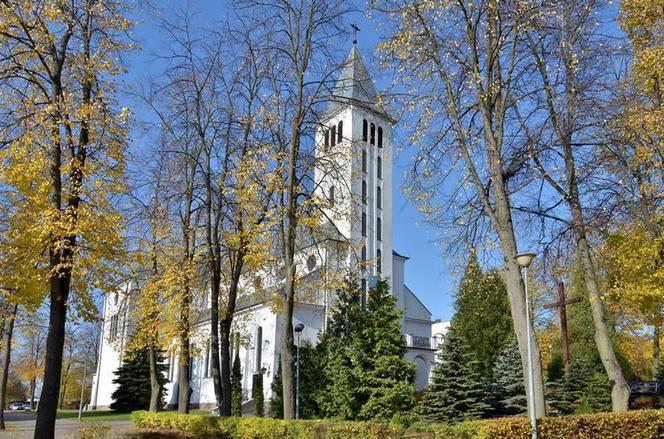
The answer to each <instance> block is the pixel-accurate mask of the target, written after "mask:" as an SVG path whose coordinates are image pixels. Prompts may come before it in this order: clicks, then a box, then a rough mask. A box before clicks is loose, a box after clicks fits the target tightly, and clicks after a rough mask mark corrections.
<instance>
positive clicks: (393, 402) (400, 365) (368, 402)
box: [354, 280, 415, 420]
mask: <svg viewBox="0 0 664 439" xmlns="http://www.w3.org/2000/svg"><path fill="white" fill-rule="evenodd" d="M396 302H397V301H396V297H394V295H392V294H391V293H390V290H389V285H388V284H387V282H386V281H384V280H381V281H379V282H378V283H377V284H376V287H375V288H372V289H371V291H370V292H369V298H368V300H367V310H366V312H364V313H363V314H362V316H361V317H362V320H361V321H362V333H361V337H358V338H356V339H355V340H354V345H355V347H356V351H355V362H354V365H355V368H354V371H355V376H356V379H357V381H358V382H359V384H360V387H359V389H358V391H359V398H360V400H361V402H362V406H361V408H360V411H359V412H358V414H357V418H358V419H364V420H368V419H379V420H389V419H391V418H392V417H393V416H394V415H395V414H397V413H404V412H407V411H409V410H410V409H411V408H412V407H414V406H415V384H414V381H415V366H414V365H413V364H412V363H410V362H409V361H408V360H406V359H404V355H405V354H406V351H407V348H406V346H405V344H404V343H403V340H402V338H401V317H402V314H403V312H402V311H400V310H397V309H396V305H397V303H396Z"/></svg>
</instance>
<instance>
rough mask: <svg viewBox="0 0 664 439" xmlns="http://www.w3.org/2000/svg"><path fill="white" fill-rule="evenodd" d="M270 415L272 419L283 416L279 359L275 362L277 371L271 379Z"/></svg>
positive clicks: (282, 393)
mask: <svg viewBox="0 0 664 439" xmlns="http://www.w3.org/2000/svg"><path fill="white" fill-rule="evenodd" d="M270 416H272V417H273V418H274V419H283V418H284V392H283V386H282V383H281V361H278V362H277V371H276V372H275V374H274V379H273V380H272V399H271V400H270Z"/></svg>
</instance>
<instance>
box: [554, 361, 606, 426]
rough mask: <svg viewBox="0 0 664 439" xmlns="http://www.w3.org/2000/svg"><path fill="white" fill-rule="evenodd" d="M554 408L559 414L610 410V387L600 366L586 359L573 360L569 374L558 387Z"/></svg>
mask: <svg viewBox="0 0 664 439" xmlns="http://www.w3.org/2000/svg"><path fill="white" fill-rule="evenodd" d="M552 405H553V406H554V408H555V409H556V410H557V411H558V412H559V413H561V414H565V415H568V414H573V413H588V412H605V411H610V410H611V385H610V383H609V380H608V378H607V377H606V373H605V372H604V370H603V368H602V366H601V364H600V365H598V364H596V363H594V362H593V361H592V359H588V358H585V359H583V358H581V359H579V358H574V359H572V362H571V364H570V372H569V375H568V377H567V379H564V380H563V381H562V382H561V383H560V384H559V386H558V390H557V392H556V395H555V400H554V401H553V402H552Z"/></svg>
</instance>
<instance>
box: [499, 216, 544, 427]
mask: <svg viewBox="0 0 664 439" xmlns="http://www.w3.org/2000/svg"><path fill="white" fill-rule="evenodd" d="M496 204H498V203H496ZM496 214H497V215H498V216H503V219H502V220H500V224H501V225H500V226H498V227H497V228H498V235H499V236H500V237H501V239H500V241H501V248H502V254H503V277H504V279H505V284H506V286H507V292H508V296H509V300H510V308H511V312H512V321H513V324H514V333H515V335H516V340H517V344H518V345H519V353H520V354H521V368H522V370H523V376H524V383H525V382H526V380H525V378H526V377H527V376H528V338H527V335H526V328H527V323H526V299H525V285H524V282H523V276H522V275H521V269H520V267H519V265H518V264H517V263H516V261H515V260H514V257H515V256H516V255H517V251H516V240H515V238H514V232H513V231H511V232H510V229H511V224H512V219H511V216H509V217H508V216H507V214H506V213H505V212H502V213H501V212H500V209H496ZM531 315H532V314H531ZM534 334H535V331H534V330H533V329H532V326H531V335H533V336H532V340H531V344H532V352H533V358H532V360H533V364H532V368H533V374H534V378H535V380H534V381H535V383H534V384H535V415H536V416H537V417H538V418H543V417H545V416H546V405H545V402H544V382H543V379H542V364H541V362H540V351H539V346H538V344H537V340H536V338H535V337H534ZM525 389H526V398H527V399H526V400H527V401H530V399H528V398H529V397H530V389H529V386H528V385H525Z"/></svg>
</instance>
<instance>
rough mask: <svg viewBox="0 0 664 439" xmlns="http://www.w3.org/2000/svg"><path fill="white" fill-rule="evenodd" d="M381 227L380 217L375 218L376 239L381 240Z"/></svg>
mask: <svg viewBox="0 0 664 439" xmlns="http://www.w3.org/2000/svg"><path fill="white" fill-rule="evenodd" d="M382 230H383V227H382V221H381V219H380V218H376V239H377V240H379V241H382V240H383V232H382Z"/></svg>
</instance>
